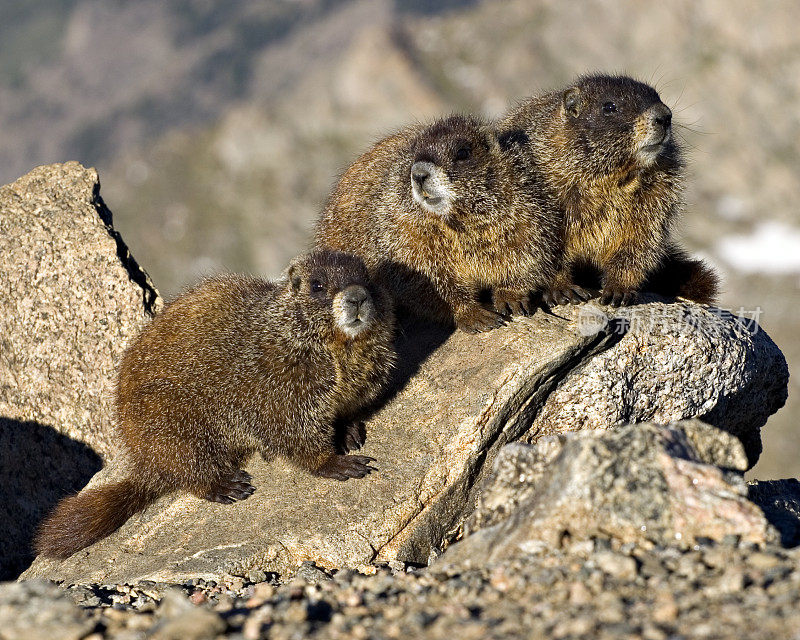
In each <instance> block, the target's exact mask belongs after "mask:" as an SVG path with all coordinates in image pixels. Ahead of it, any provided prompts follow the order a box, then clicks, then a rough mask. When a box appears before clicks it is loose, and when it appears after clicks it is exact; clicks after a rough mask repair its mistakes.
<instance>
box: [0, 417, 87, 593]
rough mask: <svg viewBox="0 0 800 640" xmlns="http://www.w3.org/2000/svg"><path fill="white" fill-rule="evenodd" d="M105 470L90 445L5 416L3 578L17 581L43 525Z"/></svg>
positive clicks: (0, 493)
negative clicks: (65, 500)
mask: <svg viewBox="0 0 800 640" xmlns="http://www.w3.org/2000/svg"><path fill="white" fill-rule="evenodd" d="M101 466H102V460H101V459H100V456H98V455H97V454H96V453H95V452H94V451H93V450H92V449H91V448H90V447H88V446H87V445H85V444H83V443H81V442H78V441H76V440H73V439H71V438H68V437H67V436H64V435H61V434H60V433H58V432H57V431H56V430H55V429H53V428H52V427H50V426H48V425H44V424H40V423H38V422H33V421H21V420H14V419H12V418H6V417H0V540H2V541H3V545H2V547H0V580H12V579H14V578H16V577H17V576H18V575H19V574H20V573H21V572H22V571H23V570H24V569H25V568H26V567H27V566H28V565H29V564H30V563H31V562H32V561H33V557H34V553H33V548H32V541H33V537H34V535H35V533H36V528H37V527H38V526H39V523H40V522H41V521H42V519H43V518H44V517H45V516H46V515H47V514H48V513H49V512H50V510H51V509H52V508H53V507H54V506H55V505H56V503H57V502H58V501H59V500H60V499H61V498H63V497H64V496H66V495H68V494H70V493H75V492H76V491H79V490H80V489H81V488H83V487H84V485H86V483H87V482H88V481H89V479H90V478H91V477H92V476H93V475H94V474H95V473H97V472H98V471H99V470H100V467H101Z"/></svg>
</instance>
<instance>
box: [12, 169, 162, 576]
mask: <svg viewBox="0 0 800 640" xmlns="http://www.w3.org/2000/svg"><path fill="white" fill-rule="evenodd" d="M99 186H100V185H99V183H98V179H97V173H96V172H95V171H94V169H85V168H84V167H82V166H81V165H79V164H78V163H76V162H69V163H67V164H57V165H50V166H45V167H39V168H37V169H34V170H33V171H31V172H30V173H29V174H28V175H26V176H24V177H22V178H20V179H19V180H17V181H16V182H14V183H13V184H10V185H6V186H4V187H0V539H2V541H3V544H2V545H1V546H0V579H8V578H12V577H15V576H16V575H18V574H19V572H20V571H22V569H24V568H25V567H26V566H27V565H28V564H29V563H30V561H31V560H32V559H33V556H32V552H31V548H30V540H31V537H32V535H33V528H34V526H35V525H36V523H37V522H38V521H39V520H41V518H42V517H43V516H44V515H45V514H46V513H47V511H49V510H50V509H51V508H52V507H53V506H54V505H55V503H56V502H57V501H58V500H59V499H60V498H62V497H63V496H64V495H66V494H68V493H70V492H73V491H77V490H79V489H80V488H81V487H83V486H84V485H85V484H86V482H87V480H88V479H89V478H91V477H92V475H93V474H95V473H96V472H97V471H98V470H99V469H100V467H101V457H105V456H107V455H108V454H110V452H111V450H112V447H111V443H110V439H109V438H108V437H107V434H108V431H109V428H110V425H111V422H112V410H111V390H112V388H113V382H114V371H115V369H116V366H117V363H118V362H119V359H120V356H121V355H122V352H123V350H124V348H125V346H126V345H127V343H128V340H129V339H130V338H131V337H132V336H134V335H135V334H136V333H137V332H138V331H139V329H140V328H141V327H142V326H143V325H144V323H145V322H146V321H147V320H148V319H149V317H150V316H151V314H152V312H154V311H155V310H157V309H158V308H159V307H160V300H159V299H158V294H157V293H156V291H155V290H154V289H153V287H152V285H151V284H150V282H149V280H148V279H147V275H146V274H145V273H144V272H143V271H142V270H141V269H139V267H138V265H136V263H135V261H134V260H133V258H131V256H130V254H129V253H128V250H127V247H125V244H124V243H123V242H122V240H121V239H120V238H119V235H118V234H117V233H116V232H115V231H114V229H113V227H112V226H111V214H110V213H109V211H108V210H107V209H106V208H105V206H104V205H103V203H102V200H100V197H99Z"/></svg>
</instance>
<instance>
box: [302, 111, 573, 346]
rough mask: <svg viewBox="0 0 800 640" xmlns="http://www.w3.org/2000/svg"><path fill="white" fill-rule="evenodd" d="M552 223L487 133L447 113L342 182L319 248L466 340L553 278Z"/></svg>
mask: <svg viewBox="0 0 800 640" xmlns="http://www.w3.org/2000/svg"><path fill="white" fill-rule="evenodd" d="M558 243H559V227H558V219H557V217H556V216H553V215H543V214H542V209H541V207H540V206H538V205H537V203H536V202H535V201H534V200H533V199H532V197H531V195H530V193H529V192H528V191H527V190H525V189H522V188H520V186H519V184H518V181H517V178H516V176H515V172H514V167H513V165H512V164H511V163H509V162H508V160H507V158H506V157H505V152H504V150H503V148H502V146H501V144H500V141H499V140H498V138H497V136H496V134H495V130H494V129H493V128H492V127H491V126H490V125H489V124H487V123H486V122H484V121H482V120H480V119H478V118H474V117H470V116H462V115H453V116H450V117H448V118H444V119H442V120H439V121H437V122H435V123H433V124H431V125H429V126H422V125H417V126H411V127H408V128H405V129H402V130H400V131H398V132H397V133H395V134H394V135H391V136H389V137H387V138H385V139H383V140H381V141H380V142H378V143H377V144H376V145H374V146H373V147H372V149H370V150H369V151H368V152H367V153H365V154H364V155H363V156H361V157H360V158H359V159H358V160H356V161H355V162H354V163H353V164H352V165H351V166H350V168H348V169H347V171H345V173H344V174H343V175H342V177H341V179H340V181H339V183H338V185H337V186H336V188H335V189H334V191H333V192H332V194H331V196H330V198H329V200H328V203H327V205H326V208H325V210H324V212H323V214H322V216H321V217H320V219H319V221H318V223H317V227H316V234H315V245H316V246H317V247H318V248H330V249H337V250H340V251H348V252H351V253H354V254H356V255H358V256H360V257H361V258H363V259H364V261H365V262H366V264H367V266H368V268H369V269H370V273H371V275H373V276H374V277H375V278H376V279H377V280H378V281H379V282H381V283H383V284H385V286H386V287H387V289H389V290H390V292H391V293H392V294H393V295H394V296H395V298H396V301H397V303H398V305H399V306H402V307H404V308H406V309H408V310H409V311H411V312H412V313H415V314H417V315H421V316H423V317H426V318H431V319H434V320H436V321H439V322H442V323H445V324H449V325H451V326H452V325H453V324H455V325H456V326H457V327H458V328H460V329H462V330H464V331H467V332H477V331H485V330H488V329H492V328H494V327H497V326H499V325H501V324H503V322H504V320H505V319H506V318H507V314H508V313H509V312H511V313H527V312H529V311H530V306H531V303H532V298H531V292H533V293H534V294H535V293H537V292H538V293H539V294H541V292H542V291H543V290H544V288H545V286H547V285H549V284H550V283H551V282H552V280H553V278H554V277H555V274H556V264H557V256H556V252H557V251H558Z"/></svg>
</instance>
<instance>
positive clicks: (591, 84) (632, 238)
mask: <svg viewBox="0 0 800 640" xmlns="http://www.w3.org/2000/svg"><path fill="white" fill-rule="evenodd" d="M671 122H672V113H671V111H670V110H669V108H668V107H667V106H666V105H665V104H664V103H663V102H662V101H661V99H660V98H659V95H658V93H657V92H656V90H655V89H653V88H652V87H650V86H648V85H647V84H644V83H642V82H638V81H636V80H634V79H632V78H629V77H625V76H607V75H593V76H585V77H582V78H580V79H578V80H577V82H575V83H573V84H572V85H571V86H570V87H568V88H566V89H564V90H560V91H555V92H552V93H547V94H545V95H542V96H538V97H534V98H530V99H529V100H527V101H525V102H523V103H522V104H521V105H519V106H518V107H517V108H515V109H514V110H512V111H511V112H510V113H509V114H508V115H507V116H506V117H505V118H504V119H502V120H501V122H500V123H499V124H498V127H499V128H500V130H501V131H502V132H503V133H502V134H501V140H503V141H505V142H506V145H505V146H506V147H507V152H508V153H512V152H513V149H514V148H516V156H517V158H516V160H517V163H518V167H519V175H520V179H521V180H522V181H524V182H526V183H527V184H529V185H530V186H531V187H532V188H533V189H534V190H535V191H536V193H537V194H538V195H539V196H540V202H542V203H543V206H545V207H547V208H549V209H550V210H552V211H556V212H558V214H559V217H560V218H561V225H562V227H561V233H562V239H561V251H560V252H559V253H560V255H561V256H562V261H561V265H560V268H559V271H558V274H557V275H556V277H555V279H554V280H553V282H552V283H551V286H550V291H549V292H547V293H546V294H545V301H547V302H548V303H550V304H553V303H555V304H560V303H566V302H568V301H573V302H579V301H581V300H584V299H587V298H588V297H590V294H589V292H588V291H587V290H586V289H585V288H583V287H582V286H580V281H579V280H576V278H578V277H579V276H578V274H579V273H583V274H586V273H587V272H591V271H592V270H594V271H595V273H596V274H597V273H598V272H599V277H600V282H599V285H600V286H601V287H602V302H604V303H611V304H615V305H619V304H630V303H632V302H634V301H635V300H636V297H637V294H638V292H639V291H642V290H650V291H655V292H658V293H663V294H665V295H670V296H676V295H680V296H683V297H686V298H690V299H693V300H696V301H698V302H703V303H711V302H713V301H714V299H715V296H716V294H717V289H718V278H717V275H716V274H715V272H714V271H713V270H712V269H711V268H710V267H708V266H707V265H705V264H704V263H703V262H702V261H700V260H692V259H690V258H689V257H688V256H687V255H686V253H685V252H684V251H683V250H682V249H681V248H680V247H679V246H678V245H677V244H676V243H675V241H674V240H672V239H671V238H670V228H671V226H672V223H673V221H674V219H675V218H676V216H677V215H678V213H679V212H680V210H681V208H682V200H681V191H682V184H683V162H682V159H681V153H680V149H679V147H678V144H677V142H676V140H675V137H674V136H673V133H672V126H671Z"/></svg>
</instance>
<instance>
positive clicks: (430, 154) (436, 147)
mask: <svg viewBox="0 0 800 640" xmlns="http://www.w3.org/2000/svg"><path fill="white" fill-rule="evenodd" d="M498 150H499V146H498V144H497V139H496V137H495V135H494V132H493V130H492V129H491V128H490V127H489V126H488V125H487V124H486V123H485V122H483V121H481V120H479V119H478V118H474V117H472V116H463V115H453V116H450V117H448V118H444V119H442V120H439V121H437V122H435V123H434V124H432V125H431V126H429V127H427V128H425V129H423V130H422V131H421V132H420V133H419V134H418V135H417V136H416V137H415V138H414V139H413V141H412V142H411V158H412V161H411V166H410V167H409V168H408V173H407V174H406V175H407V179H408V181H409V186H410V190H411V195H412V197H413V200H414V202H415V203H416V204H417V206H418V207H419V208H420V209H421V210H422V211H423V212H425V213H428V214H433V215H436V216H439V217H440V218H442V219H443V220H444V221H445V222H446V223H448V224H451V225H456V226H458V225H459V224H461V223H463V222H465V220H462V219H459V216H464V215H466V216H470V215H472V214H479V213H480V212H479V208H480V201H481V194H487V193H488V194H492V195H493V194H494V192H496V191H497V186H496V184H495V183H496V181H497V179H498V161H497V156H498ZM464 204H466V205H467V206H466V207H464V206H463V205H464Z"/></svg>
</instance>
